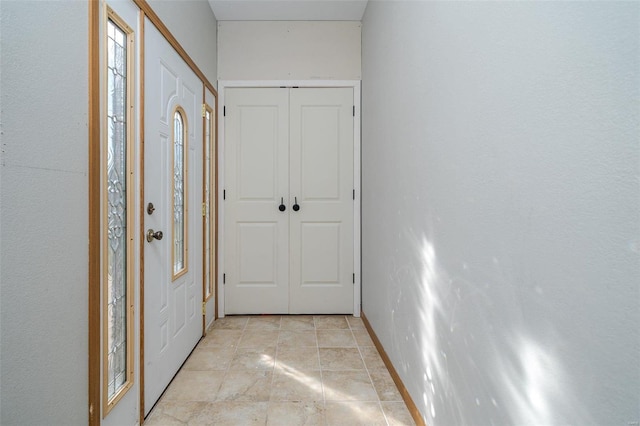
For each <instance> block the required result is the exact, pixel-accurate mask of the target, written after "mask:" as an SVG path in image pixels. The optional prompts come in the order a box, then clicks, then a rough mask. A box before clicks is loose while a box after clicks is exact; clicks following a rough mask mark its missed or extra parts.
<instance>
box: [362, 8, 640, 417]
mask: <svg viewBox="0 0 640 426" xmlns="http://www.w3.org/2000/svg"><path fill="white" fill-rule="evenodd" d="M362 38H363V59H362V60H363V106H362V111H363V123H362V127H363V142H362V146H363V149H362V151H363V206H362V212H363V213H362V218H363V229H362V235H363V244H362V247H363V267H362V270H363V310H364V312H365V314H366V315H367V317H368V319H369V320H370V322H371V323H372V325H373V327H374V330H375V332H376V333H377V335H378V336H379V337H380V339H381V341H382V343H383V345H384V347H385V349H386V350H387V352H388V353H389V355H390V357H391V360H392V361H393V363H394V365H395V367H396V369H397V370H398V372H399V374H400V376H401V377H402V379H403V381H404V383H405V384H406V386H407V388H408V389H409V391H410V393H411V395H412V397H413V399H414V400H415V402H416V403H417V405H418V407H419V408H420V410H421V412H422V414H423V415H424V417H425V419H426V421H427V424H429V425H430V426H438V425H462V424H468V425H471V424H473V425H489V424H493V425H514V424H520V425H526V424H530V425H558V424H575V425H586V424H598V425H627V424H637V423H629V422H638V421H640V407H639V405H638V401H639V397H640V366H639V364H638V360H639V359H640V327H639V324H640V303H639V302H640V292H639V290H640V262H639V253H640V188H639V177H640V146H639V139H638V135H639V134H640V124H639V111H638V105H640V45H639V43H640V4H639V3H637V2H628V3H620V2H615V3H614V2H593V3H587V2H569V3H567V2H562V3H552V2H544V3H516V2H378V1H370V2H369V5H368V7H367V10H366V13H365V17H364V19H363V36H362Z"/></svg>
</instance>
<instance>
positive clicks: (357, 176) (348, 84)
mask: <svg viewBox="0 0 640 426" xmlns="http://www.w3.org/2000/svg"><path fill="white" fill-rule="evenodd" d="M361 84H362V83H361V81H360V80H218V90H219V97H218V102H219V105H222V108H218V111H217V116H218V202H217V205H218V206H222V208H218V224H217V228H218V253H217V254H218V265H224V255H225V248H224V233H225V228H224V220H225V218H224V185H225V182H224V172H225V169H224V166H225V165H224V147H225V128H224V112H225V111H224V109H225V108H224V105H225V98H224V97H225V89H228V88H238V87H249V88H281V87H289V88H290V87H298V88H351V89H353V105H354V106H355V111H354V120H355V124H354V126H353V187H354V189H355V197H354V208H353V269H354V273H355V283H354V285H353V316H355V317H359V316H360V312H361V307H362V306H361V266H360V265H361V253H362V251H361V235H360V232H361V229H360V223H361V212H360V206H361V204H362V203H361V190H360V188H361V173H360V170H361V150H360V144H361V142H360V122H361V119H360V111H361V109H360V103H361V97H360V93H361ZM223 274H224V268H223V267H220V268H218V279H217V282H218V283H217V287H218V290H217V304H216V306H217V307H218V316H219V317H220V318H223V317H224V316H225V313H224V296H225V294H224V281H223Z"/></svg>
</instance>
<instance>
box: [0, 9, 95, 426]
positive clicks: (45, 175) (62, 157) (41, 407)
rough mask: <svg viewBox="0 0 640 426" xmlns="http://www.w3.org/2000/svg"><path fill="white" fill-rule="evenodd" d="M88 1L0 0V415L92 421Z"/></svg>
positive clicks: (32, 421) (20, 420) (8, 419)
mask: <svg viewBox="0 0 640 426" xmlns="http://www.w3.org/2000/svg"><path fill="white" fill-rule="evenodd" d="M87 22H88V10H87V2H82V1H59V2H37V3H34V2H21V1H2V2H1V5H0V28H1V44H0V52H1V58H0V68H1V70H2V78H1V82H0V107H1V113H0V116H1V118H0V121H1V123H0V126H1V132H0V133H1V134H0V137H1V138H2V141H1V144H2V153H1V158H0V176H1V180H2V191H1V193H0V232H1V234H0V251H1V253H2V256H1V260H0V267H1V272H0V326H1V329H0V333H1V336H0V423H1V424H3V425H13V424H20V425H44V424H48V425H54V424H56V425H71V424H86V422H87V419H88V416H87V373H86V371H87V353H88V351H87V226H88V225H87V209H86V206H87V134H88V133H87V106H88V99H87V96H88V95H87V92H88V71H87V62H88V57H87V52H88V48H87V34H88V27H87Z"/></svg>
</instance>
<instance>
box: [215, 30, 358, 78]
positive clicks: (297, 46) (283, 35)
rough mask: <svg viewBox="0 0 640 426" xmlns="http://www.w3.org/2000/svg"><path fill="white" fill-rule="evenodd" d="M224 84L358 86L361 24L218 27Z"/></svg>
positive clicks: (220, 69)
mask: <svg viewBox="0 0 640 426" xmlns="http://www.w3.org/2000/svg"><path fill="white" fill-rule="evenodd" d="M218 43H219V49H218V64H219V69H218V72H219V78H220V80H314V79H315V80H318V79H321V80H360V76H361V75H362V74H361V63H360V57H361V50H360V49H361V24H360V22H353V21H340V22H337V21H324V22H309V21H224V22H220V23H218Z"/></svg>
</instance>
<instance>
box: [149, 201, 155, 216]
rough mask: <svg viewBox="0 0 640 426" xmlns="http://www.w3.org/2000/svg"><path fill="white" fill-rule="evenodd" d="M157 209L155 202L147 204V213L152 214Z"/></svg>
mask: <svg viewBox="0 0 640 426" xmlns="http://www.w3.org/2000/svg"><path fill="white" fill-rule="evenodd" d="M155 210H156V208H155V206H154V205H153V203H149V204H147V214H149V215H152V214H153V212H154V211H155Z"/></svg>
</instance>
